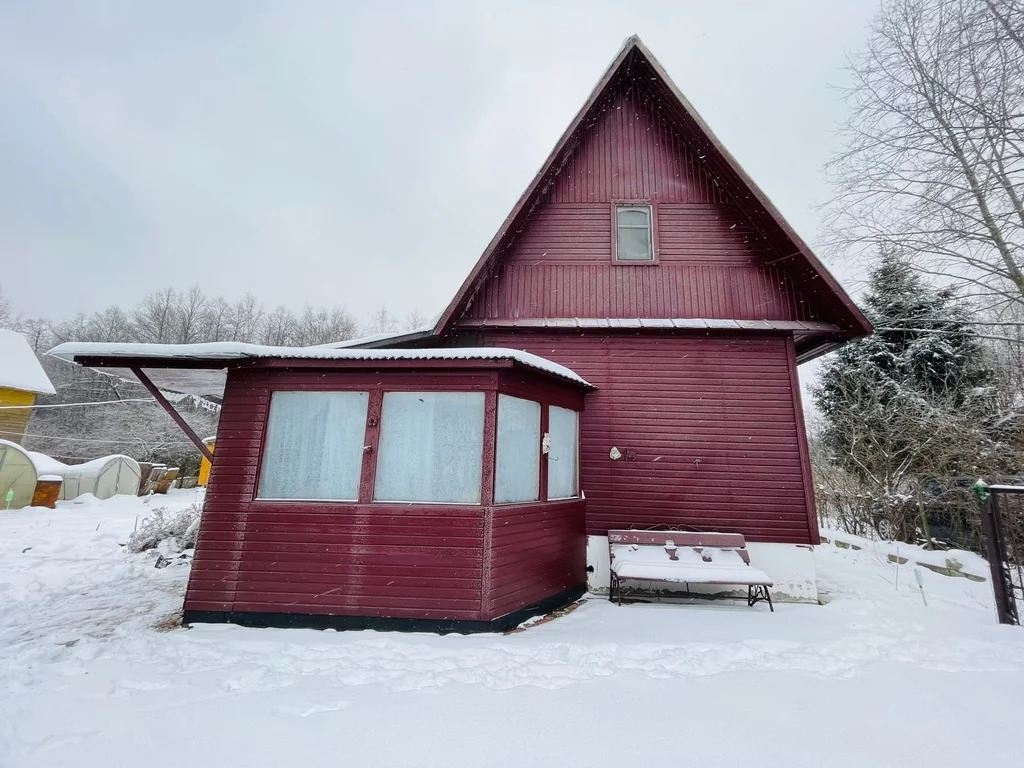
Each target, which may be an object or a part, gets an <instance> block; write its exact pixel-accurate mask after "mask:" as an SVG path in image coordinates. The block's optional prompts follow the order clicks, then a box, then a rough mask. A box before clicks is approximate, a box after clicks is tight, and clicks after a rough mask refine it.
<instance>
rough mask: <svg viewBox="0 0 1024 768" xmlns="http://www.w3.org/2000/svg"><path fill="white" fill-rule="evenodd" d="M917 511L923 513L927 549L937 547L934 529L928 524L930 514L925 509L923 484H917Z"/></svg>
mask: <svg viewBox="0 0 1024 768" xmlns="http://www.w3.org/2000/svg"><path fill="white" fill-rule="evenodd" d="M917 511H918V512H919V513H920V514H921V529H922V530H923V531H924V540H925V545H924V547H925V549H935V544H934V542H933V541H932V529H931V526H930V525H928V515H927V514H925V511H924V502H923V501H921V486H920V485H918V486H917Z"/></svg>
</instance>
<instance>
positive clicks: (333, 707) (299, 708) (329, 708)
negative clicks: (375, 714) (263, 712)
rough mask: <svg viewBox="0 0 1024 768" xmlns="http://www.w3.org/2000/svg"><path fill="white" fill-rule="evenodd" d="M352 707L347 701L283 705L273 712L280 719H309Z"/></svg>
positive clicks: (275, 708)
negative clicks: (311, 716)
mask: <svg viewBox="0 0 1024 768" xmlns="http://www.w3.org/2000/svg"><path fill="white" fill-rule="evenodd" d="M348 706H350V702H347V701H318V702H315V703H310V704H283V705H281V706H278V707H274V709H273V710H272V711H273V713H274V714H275V715H277V716H278V717H309V716H310V715H316V714H319V713H321V712H336V711H338V710H339V709H345V708H346V707H348Z"/></svg>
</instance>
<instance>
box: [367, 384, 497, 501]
mask: <svg viewBox="0 0 1024 768" xmlns="http://www.w3.org/2000/svg"><path fill="white" fill-rule="evenodd" d="M483 444H484V394H483V392H385V393H384V404H383V409H382V411H381V423H380V443H379V448H378V454H377V480H376V484H375V489H374V498H375V499H376V500H378V501H432V502H450V503H460V504H479V503H480V476H481V470H482V467H483Z"/></svg>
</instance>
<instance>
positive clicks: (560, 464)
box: [548, 405, 580, 499]
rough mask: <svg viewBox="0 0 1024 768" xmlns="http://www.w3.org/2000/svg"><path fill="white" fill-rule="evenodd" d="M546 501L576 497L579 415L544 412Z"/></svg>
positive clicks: (553, 409)
mask: <svg viewBox="0 0 1024 768" xmlns="http://www.w3.org/2000/svg"><path fill="white" fill-rule="evenodd" d="M548 432H549V434H550V435H551V450H550V452H549V453H548V498H549V499H569V498H575V497H577V496H579V495H580V494H579V481H578V479H577V478H578V476H579V470H578V468H579V414H578V413H577V412H576V411H572V410H569V409H568V408H558V407H557V406H554V405H552V406H551V407H550V408H549V409H548Z"/></svg>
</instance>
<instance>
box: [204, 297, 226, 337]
mask: <svg viewBox="0 0 1024 768" xmlns="http://www.w3.org/2000/svg"><path fill="white" fill-rule="evenodd" d="M230 317H231V305H230V304H228V303H227V302H226V301H224V298H223V297H222V296H218V297H217V298H215V299H210V300H209V301H208V302H206V307H205V309H204V311H203V319H202V338H203V341H224V340H226V339H227V336H228V320H229V318H230Z"/></svg>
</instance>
